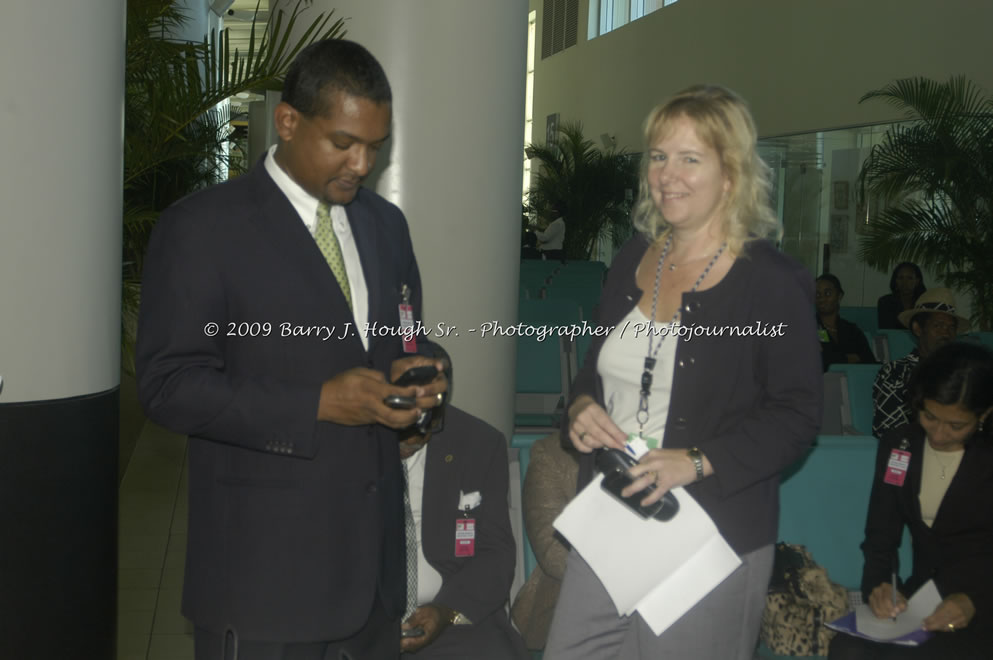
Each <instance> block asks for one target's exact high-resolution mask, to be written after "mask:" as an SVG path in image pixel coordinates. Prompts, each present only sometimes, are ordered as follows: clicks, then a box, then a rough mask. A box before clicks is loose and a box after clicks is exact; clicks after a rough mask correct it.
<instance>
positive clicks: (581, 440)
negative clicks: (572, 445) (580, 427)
mask: <svg viewBox="0 0 993 660" xmlns="http://www.w3.org/2000/svg"><path fill="white" fill-rule="evenodd" d="M585 439H586V431H583V432H582V433H580V434H579V441H580V442H583V441H584V440H585Z"/></svg>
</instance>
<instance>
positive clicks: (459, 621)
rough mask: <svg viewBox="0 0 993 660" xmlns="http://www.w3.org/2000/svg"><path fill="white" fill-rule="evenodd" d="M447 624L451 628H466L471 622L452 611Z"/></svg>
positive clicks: (460, 613) (462, 615)
mask: <svg viewBox="0 0 993 660" xmlns="http://www.w3.org/2000/svg"><path fill="white" fill-rule="evenodd" d="M448 623H450V624H451V625H453V626H467V625H469V624H470V623H472V621H470V620H469V617H467V616H466V615H465V614H462V612H456V611H455V610H452V614H451V616H449V617H448Z"/></svg>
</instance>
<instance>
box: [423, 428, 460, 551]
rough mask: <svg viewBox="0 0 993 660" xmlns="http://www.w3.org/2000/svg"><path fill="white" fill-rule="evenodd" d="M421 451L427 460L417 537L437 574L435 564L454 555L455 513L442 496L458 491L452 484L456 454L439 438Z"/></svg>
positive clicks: (456, 486)
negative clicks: (422, 542)
mask: <svg viewBox="0 0 993 660" xmlns="http://www.w3.org/2000/svg"><path fill="white" fill-rule="evenodd" d="M423 451H426V452H427V456H426V457H425V458H426V459H427V460H426V461H425V463H424V499H423V502H422V505H423V509H422V514H421V515H422V518H421V521H422V522H421V524H422V525H423V527H424V529H423V530H422V531H421V536H422V537H423V539H424V550H425V552H424V556H425V558H426V559H427V560H428V561H429V562H431V565H432V566H434V567H435V569H436V570H437V569H438V567H437V564H436V560H438V559H442V560H445V559H451V558H452V557H454V553H455V550H454V548H455V517H456V511H455V507H454V505H453V504H452V503H451V502H449V501H447V500H446V499H445V496H446V494H448V493H453V492H457V491H458V490H459V485H458V484H457V483H454V481H453V480H454V479H455V475H457V474H459V470H458V468H457V467H456V466H455V463H456V461H458V454H457V453H456V452H455V451H453V448H452V447H451V446H450V444H449V443H447V442H445V438H444V437H443V436H441V435H439V436H437V437H432V438H431V440H430V441H429V442H428V444H427V446H426V447H425V448H424V450H423ZM449 457H451V459H449Z"/></svg>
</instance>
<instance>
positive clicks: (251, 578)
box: [137, 162, 421, 642]
mask: <svg viewBox="0 0 993 660" xmlns="http://www.w3.org/2000/svg"><path fill="white" fill-rule="evenodd" d="M346 209H347V214H348V220H349V223H350V225H351V228H352V231H353V233H354V236H355V241H356V244H357V246H358V249H359V253H360V255H361V260H362V269H363V272H364V274H365V278H366V282H367V284H368V289H369V321H370V323H371V322H374V321H378V322H379V323H384V324H387V325H390V326H395V325H397V322H398V310H397V305H398V303H399V302H400V289H401V286H402V285H403V284H408V285H409V286H410V288H411V290H412V292H413V305H414V309H415V315H416V317H417V318H420V301H421V291H420V277H419V274H418V270H417V263H416V262H415V260H414V255H413V250H412V247H411V242H410V237H409V234H408V230H407V224H406V221H405V219H404V217H403V215H402V213H401V212H400V211H399V209H397V208H396V207H395V206H394V205H392V204H390V203H389V202H387V201H385V200H384V199H382V198H381V197H379V196H377V195H376V194H375V193H373V192H370V191H368V190H365V189H362V190H360V191H359V193H358V195H357V197H356V198H355V199H354V201H353V202H352V203H351V204H349V205H348V206H347V207H346ZM351 321H353V319H352V314H351V310H350V309H349V308H348V306H347V304H346V302H345V299H344V296H343V295H342V293H341V289H340V288H339V286H338V284H337V282H336V280H335V279H334V275H333V274H332V272H331V269H330V268H329V267H328V265H327V262H326V261H325V259H324V257H323V256H322V255H321V252H320V250H319V249H318V247H317V244H316V242H315V241H314V239H313V238H312V237H311V235H310V234H309V232H308V231H307V229H306V227H305V226H304V224H303V223H302V222H301V220H300V217H299V215H298V214H297V212H296V211H295V209H294V208H293V207H292V205H291V204H290V203H289V201H288V200H287V199H286V197H285V195H284V194H283V193H282V192H281V191H280V190H279V189H278V188H277V186H276V184H275V183H274V182H273V181H272V179H271V178H270V177H269V175H268V174H267V173H266V171H265V168H264V167H263V166H262V163H261V162H260V163H259V164H258V165H257V166H256V167H255V168H254V169H253V170H252V171H251V172H249V173H248V174H246V175H244V176H242V177H239V178H237V179H234V180H232V181H229V182H226V183H223V184H221V185H218V186H214V187H212V188H210V189H208V190H205V191H202V192H199V193H196V194H194V195H191V196H189V197H187V198H185V199H183V200H180V201H179V202H177V203H176V204H175V205H173V206H172V207H170V208H169V209H167V210H166V211H165V212H164V213H163V214H162V217H161V218H160V220H159V222H158V225H157V226H156V228H155V231H154V233H153V235H152V238H151V242H150V244H149V248H148V255H147V257H146V261H145V268H144V283H143V300H142V309H141V318H140V323H139V333H138V348H137V368H138V381H139V395H140V398H141V401H142V403H143V405H144V407H145V410H146V412H147V413H148V416H149V417H150V418H151V419H153V420H154V421H156V422H158V423H160V424H162V425H163V426H166V427H168V428H170V429H172V430H174V431H178V432H181V433H186V434H188V435H189V436H190V443H189V493H190V516H189V537H188V551H187V557H186V578H185V586H184V596H183V612H184V614H185V615H186V616H187V617H188V618H190V619H192V620H193V622H194V623H195V624H196V625H197V626H200V627H204V628H207V629H208V630H213V631H223V630H224V629H225V627H226V626H229V625H230V626H234V627H235V628H236V629H237V630H238V632H239V634H240V635H241V636H242V637H243V638H245V639H264V640H270V641H281V642H298V641H314V640H335V639H341V638H344V637H347V636H350V635H351V634H353V633H354V632H356V631H357V630H358V629H359V628H360V627H361V626H362V625H363V623H364V622H365V621H366V619H367V616H368V613H369V612H370V610H371V607H372V604H373V598H374V596H375V594H376V593H377V589H378V591H379V593H380V594H381V596H382V599H383V601H384V603H385V605H386V607H387V609H388V611H389V612H390V614H392V615H394V616H399V615H400V614H401V613H402V609H403V601H404V596H403V593H404V588H405V585H404V581H403V561H404V560H403V504H402V499H401V495H402V493H401V490H400V489H401V483H402V482H401V477H400V465H399V455H398V452H397V440H396V435H395V433H394V432H393V431H391V430H389V429H386V428H383V427H379V426H372V425H371V426H358V427H346V426H339V425H336V424H331V423H326V422H317V421H316V416H317V408H318V401H319V395H320V387H321V383H322V382H323V381H325V380H327V379H329V378H332V377H333V376H335V375H336V374H338V373H340V372H343V371H345V370H347V369H350V368H353V367H370V368H373V369H378V370H380V371H383V372H384V373H386V374H388V373H389V366H390V363H391V362H392V361H393V360H394V359H395V358H398V357H401V355H402V345H401V340H400V339H399V338H397V337H376V338H371V339H370V344H369V350H368V351H366V350H364V349H363V346H362V344H361V341H360V339H359V337H358V335H357V334H356V335H350V336H346V337H344V338H342V339H339V338H338V337H339V335H340V334H342V333H343V331H344V329H345V328H344V325H343V324H345V323H348V322H351ZM209 323H216V324H217V325H218V329H219V331H218V332H217V333H216V334H213V333H212V327H210V326H208V325H207V324H209ZM253 323H254V324H258V325H251V324H253ZM240 324H246V325H240ZM317 326H333V327H334V331H333V332H334V338H332V339H327V340H325V337H324V336H321V335H320V334H318V333H317V332H315V331H314V330H311V334H310V335H309V336H300V335H296V336H294V331H295V330H296V329H298V328H299V329H300V330H297V331H298V332H305V331H306V329H307V328H312V329H313V328H315V327H317ZM353 330H354V328H353Z"/></svg>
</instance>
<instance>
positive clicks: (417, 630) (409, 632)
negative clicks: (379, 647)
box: [400, 626, 424, 637]
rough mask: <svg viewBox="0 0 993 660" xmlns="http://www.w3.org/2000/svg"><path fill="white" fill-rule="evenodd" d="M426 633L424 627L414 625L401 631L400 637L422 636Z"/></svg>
mask: <svg viewBox="0 0 993 660" xmlns="http://www.w3.org/2000/svg"><path fill="white" fill-rule="evenodd" d="M423 634H424V628H421V627H420V626H414V627H413V628H407V629H406V630H401V631H400V637H420V636H421V635H423Z"/></svg>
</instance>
